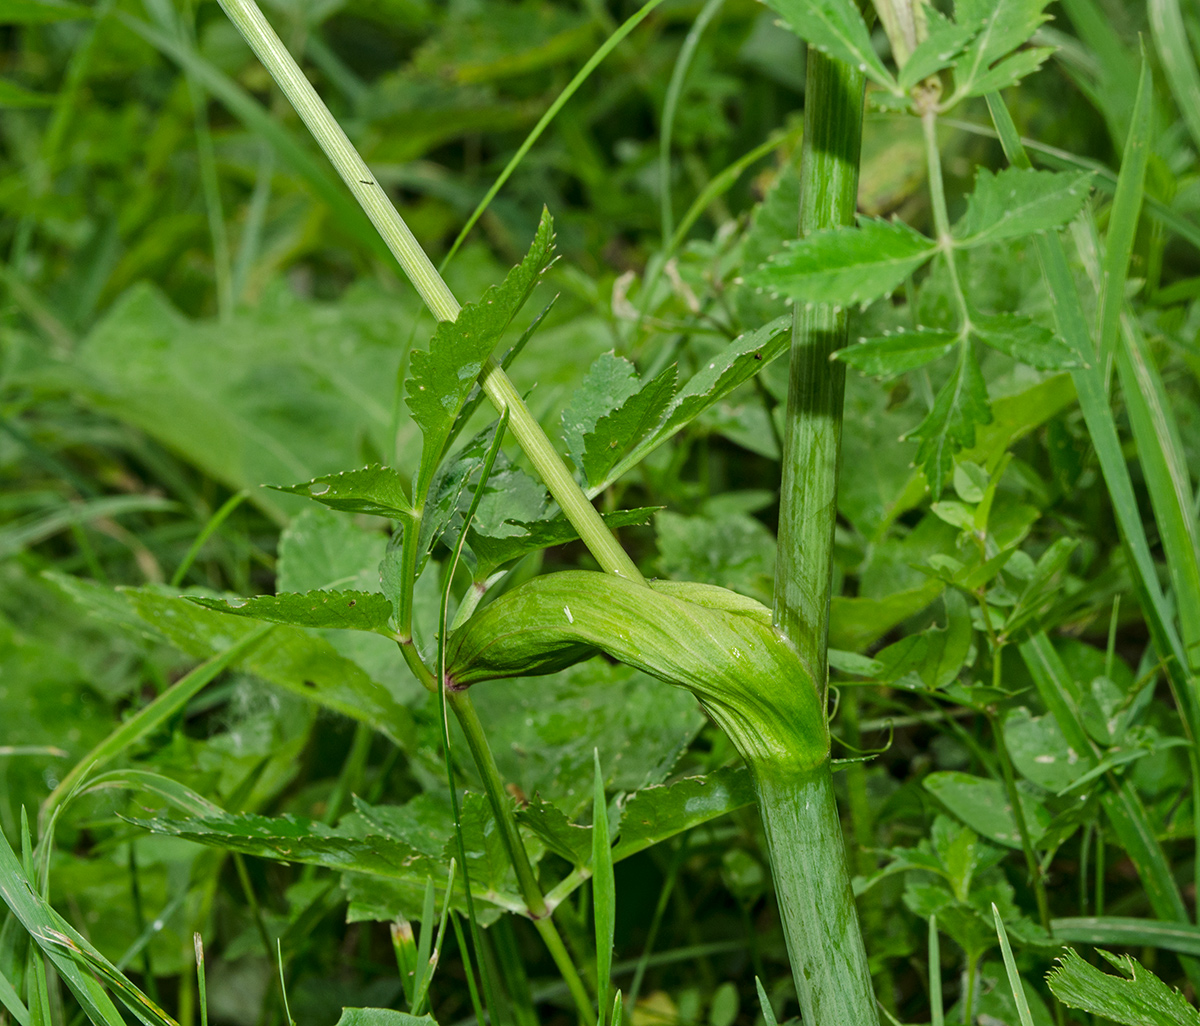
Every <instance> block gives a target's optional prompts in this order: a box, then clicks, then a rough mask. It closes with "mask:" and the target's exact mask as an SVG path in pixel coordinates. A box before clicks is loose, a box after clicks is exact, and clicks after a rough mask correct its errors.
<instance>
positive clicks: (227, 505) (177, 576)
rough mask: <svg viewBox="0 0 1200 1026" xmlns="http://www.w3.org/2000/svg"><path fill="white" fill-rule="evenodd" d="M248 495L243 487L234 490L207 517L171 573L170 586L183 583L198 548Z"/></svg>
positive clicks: (202, 546)
mask: <svg viewBox="0 0 1200 1026" xmlns="http://www.w3.org/2000/svg"><path fill="white" fill-rule="evenodd" d="M249 496H250V493H249V492H248V491H246V490H245V489H243V490H242V491H240V492H236V493H235V494H233V495H231V496H230V497H229V498H228V499H226V500H225V501H224V502H223V503H222V504H221V508H220V509H218V510H217V511H216V512H215V513H214V514H213V515H212V516H211V517H209V518H208V522H207V523H206V524H205V525H204V527H203V528H202V529H201V531H200V533H199V534H198V535H196V540H195V541H194V542H192V544H191V547H190V548H189V549H188V550H187V554H186V555H185V556H184V557H183V559H182V560H181V561H180V563H179V566H178V567H177V568H176V569H175V573H173V574H172V575H171V580H170V585H171V587H172V588H178V587H179V586H180V585H181V584H182V583H183V579H184V578H185V577H187V572H188V571H189V570H190V569H191V568H192V564H193V563H194V562H195V561H196V557H197V556H198V555H199V554H200V550H201V549H202V548H204V543H205V542H206V541H208V539H209V538H211V537H212V536H213V535H214V534H216V533H217V531H219V530H220V529H221V525H222V524H223V523H225V521H226V520H228V519H229V516H230V515H231V514H232V513H233V511H234V510H235V509H237V508H238V506H240V505H241V504H242V503H243V502H244V501H245V500H246V499H247V498H249Z"/></svg>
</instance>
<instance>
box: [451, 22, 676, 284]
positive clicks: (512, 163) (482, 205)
mask: <svg viewBox="0 0 1200 1026" xmlns="http://www.w3.org/2000/svg"><path fill="white" fill-rule="evenodd" d="M660 3H662V0H649V2H648V3H646V4H644V5H643V6H642V7H641V8H639V9H638V10H637V11H635V12H634V13H633V14H632V15H630V16H629V17H628V18H626V19H625V21H624V22H622V24H621V25H620V26H618V27H617V29H616V30H615V31H614V32H613V33H612V35H610V36H609V37H608V39H606V40H605V41H604V43H603V44H601V46H600V48H599V49H598V50H597V51H596V52H595V53H594V54H592V56H591V57H590V58H588V61H587V63H586V64H584V66H583V67H582V68H580V69H579V71H577V72H576V73H575V77H574V78H572V79H571V81H570V82H568V83H567V84H566V86H565V87H564V88H563V91H562V92H561V93H559V94H558V96H557V97H556V98H555V100H554V102H553V103H552V104H550V106H549V107H548V108H547V109H546V113H545V114H543V115H542V116H541V117H540V118H539V119H538V123H537V124H536V125H534V126H533V128H532V129H530V132H529V134H528V135H527V136H526V137H525V140H524V142H522V143H521V145H520V146H519V147H517V152H516V153H514V154H513V155H512V157H511V158H510V159H509V162H508V163H507V164H506V165H505V166H504V170H503V171H501V172H500V175H499V177H497V179H496V180H495V181H494V182H493V183H492V186H491V188H490V189H488V191H487V194H486V195H485V196H484V197H483V199H481V200H480V201H479V205H478V206H477V207H476V208H475V209H474V210H473V211H472V212H471V216H470V217H469V218H467V223H466V224H465V225H463V227H462V231H460V232H459V233H458V236H457V238H455V240H454V243H453V244H452V245H451V246H450V249H449V251H448V252H447V253H446V256H445V258H444V259H443V260H442V263H441V268H442V270H445V268H446V265H447V264H449V263H450V261H451V260H452V259H453V258H454V254H455V253H457V252H458V248H459V246H461V245H462V244H463V241H464V240H465V239H466V237H467V236H468V235H469V234H470V232H471V229H472V228H474V227H475V222H476V221H478V220H479V219H480V217H482V216H483V212H484V211H485V210H487V208H488V207H489V206H490V205H491V203H492V200H493V199H495V198H496V194H497V193H498V192H499V191H500V190H501V189H502V188H504V183H505V182H507V181H508V179H509V178H510V177H511V175H512V173H513V172H514V171H515V170H516V169H517V167H518V165H519V164H520V163H521V161H522V160H524V159H525V155H526V154H527V153H528V152H529V151H530V150H531V149H532V148H533V144H534V143H536V142H537V141H538V139H540V138H541V135H542V133H543V132H544V131H546V129H547V128H548V127H549V125H550V122H551V121H553V120H554V118H555V117H556V116H557V115H558V112H559V111H560V110H562V109H563V107H564V106H565V105H566V103H567V101H568V100H569V99H571V97H572V96H574V95H575V93H576V92H577V91H578V89H579V87H580V86H581V85H583V83H584V82H586V81H587V80H588V77H589V76H590V75H591V73H592V72H593V71H595V70H596V68H597V67H599V66H600V62H601V61H603V60H604V58H605V57H607V56H608V55H609V54H610V53H612V52H613V50H615V49H616V48H617V46H618V45H620V43H621V40H623V39H624V38H625V37H626V36H627V35H629V33H630V32H632V31H633V30H634V29H635V28H637V27H638V25H640V24H641V23H642V21H643V20H644V19H645V17H646V15H648V14H649V13H650V12H651V11H653V10H654V8H656V7H657V6H658V5H659V4H660Z"/></svg>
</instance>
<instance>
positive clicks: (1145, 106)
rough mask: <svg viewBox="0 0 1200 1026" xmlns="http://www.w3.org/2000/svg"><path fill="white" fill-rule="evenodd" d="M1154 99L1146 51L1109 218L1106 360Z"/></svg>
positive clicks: (1120, 300) (1103, 305)
mask: <svg viewBox="0 0 1200 1026" xmlns="http://www.w3.org/2000/svg"><path fill="white" fill-rule="evenodd" d="M1153 100H1154V83H1153V80H1152V79H1151V77H1150V65H1149V64H1148V63H1147V61H1146V59H1145V56H1144V55H1143V57H1142V70H1141V74H1140V75H1139V77H1138V87H1137V97H1136V99H1135V100H1134V105H1133V119H1132V121H1131V122H1130V126H1129V135H1128V136H1127V137H1126V139H1125V151H1124V153H1123V154H1122V156H1121V173H1120V174H1119V175H1118V176H1117V190H1116V192H1115V194H1114V195H1113V202H1112V209H1111V211H1110V213H1109V218H1108V237H1107V239H1106V240H1105V245H1106V251H1105V258H1104V280H1103V281H1104V287H1103V290H1102V292H1101V294H1100V332H1099V335H1100V346H1099V349H1100V356H1101V359H1103V360H1105V361H1107V360H1109V359H1111V354H1112V352H1113V348H1114V346H1115V345H1116V341H1117V329H1118V327H1119V326H1120V322H1121V310H1122V308H1123V307H1124V305H1125V279H1126V276H1127V275H1128V273H1129V260H1130V257H1131V256H1132V254H1133V242H1134V238H1135V236H1136V235H1137V226H1138V218H1139V216H1140V214H1141V209H1142V195H1143V192H1144V189H1145V185H1146V165H1147V164H1148V162H1149V159H1150V135H1151V132H1152V129H1153V125H1154V118H1153V113H1154V112H1153V110H1152V107H1151V104H1152V102H1153Z"/></svg>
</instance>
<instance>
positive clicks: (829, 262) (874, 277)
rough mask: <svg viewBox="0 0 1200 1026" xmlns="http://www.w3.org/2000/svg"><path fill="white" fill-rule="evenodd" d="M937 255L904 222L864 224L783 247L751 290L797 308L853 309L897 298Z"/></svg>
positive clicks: (752, 278)
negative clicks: (902, 285) (894, 295)
mask: <svg viewBox="0 0 1200 1026" xmlns="http://www.w3.org/2000/svg"><path fill="white" fill-rule="evenodd" d="M935 252H937V244H936V243H935V242H934V241H933V240H932V239H930V238H926V236H924V235H922V234H921V233H920V232H915V231H913V230H912V229H911V228H909V227H908V225H906V224H903V223H902V222H899V221H895V222H892V221H883V220H880V219H878V218H862V219H861V220H860V222H859V226H858V227H857V228H831V229H828V230H826V231H819V232H813V233H812V234H811V235H807V236H805V237H804V238H803V239H794V240H792V241H790V242H788V243H785V244H784V247H783V249H781V250H780V251H779V252H778V253H776V254H775V255H774V256H772V257H770V258H769V259H768V261H767V263H765V264H763V265H762V266H761V267H759V268H758V270H756V271H753V272H751V273H750V274H748V275H746V284H748V285H750V286H751V287H754V288H761V289H766V290H767V291H769V292H772V293H775V294H776V295H778V296H784V297H786V298H788V299H791V300H795V301H797V302H805V303H832V304H834V305H836V306H851V305H853V304H856V303H869V302H871V300H874V299H879V298H880V297H881V296H886V295H887V294H888V293H890V292H892V291H893V290H894V289H895V288H896V287H897V286H898V285H899V284H900V283H901V282H902V281H904V279H905V278H907V277H908V276H909V275H910V274H912V273H913V272H914V271H915V270H916V269H917V268H918V267H920V266H921V265H922V264H923V263H925V261H927V260H928V259H929V258H930V257H932V256H933V254H934V253H935Z"/></svg>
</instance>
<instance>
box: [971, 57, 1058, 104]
mask: <svg viewBox="0 0 1200 1026" xmlns="http://www.w3.org/2000/svg"><path fill="white" fill-rule="evenodd" d="M1053 54H1054V48H1053V47H1050V46H1031V47H1029V49H1027V50H1018V51H1017V52H1016V53H1014V54H1013V55H1012V56H1011V57H1006V58H1005V59H1004V60H1002V61H1001V62H1000V63H999V64H997V65H996V66H995V67H994V68H992V69H991V70H990V71H986V72H984V73H983V75H982V76H980V77H979V78H977V79H976V80H975V82H974V83H973V84H972V86H971V90H970V92H969V93H968V95H969V96H983V95H985V94H986V93H994V92H998V91H999V90H1001V89H1007V88H1008V87H1009V86H1014V85H1016V84H1017V83H1018V82H1020V81H1021V79H1023V78H1024V77H1025V76H1026V75H1032V74H1033V73H1034V72H1035V71H1037V70H1038V69H1039V68H1040V67H1041V66H1042V65H1043V64H1045V63H1046V61H1047V60H1048V59H1049V58H1050V57H1051V56H1052V55H1053Z"/></svg>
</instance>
